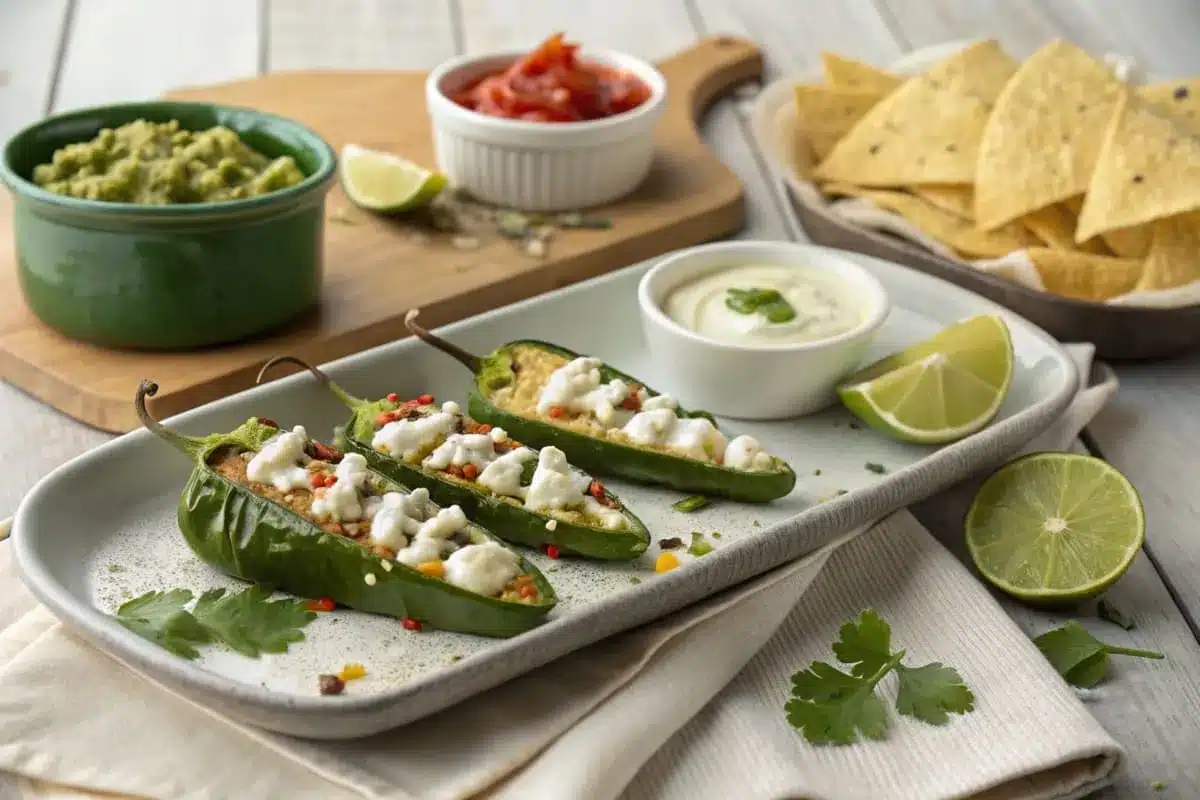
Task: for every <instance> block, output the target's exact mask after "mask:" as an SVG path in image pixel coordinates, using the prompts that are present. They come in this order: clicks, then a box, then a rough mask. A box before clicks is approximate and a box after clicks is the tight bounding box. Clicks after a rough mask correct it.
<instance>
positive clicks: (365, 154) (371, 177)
mask: <svg viewBox="0 0 1200 800" xmlns="http://www.w3.org/2000/svg"><path fill="white" fill-rule="evenodd" d="M341 172H342V188H343V189H345V191H346V196H347V197H349V198H350V200H351V201H352V202H353V203H354V204H355V205H356V206H359V207H361V208H365V209H367V210H368V211H378V212H382V213H388V214H391V213H397V212H400V211H411V210H412V209H415V208H420V207H421V206H423V205H426V204H427V203H429V201H431V200H433V198H434V197H436V196H437V195H438V193H439V192H441V191H442V189H444V188H445V187H446V176H445V175H443V174H441V173H440V172H433V171H432V170H428V169H425V168H424V167H422V166H419V165H417V164H414V163H412V162H411V161H408V160H407V159H403V158H401V157H400V156H397V155H393V154H392V153H385V152H383V151H381V150H371V149H369V148H366V147H360V146H359V145H356V144H348V145H346V146H345V147H344V148H342V158H341Z"/></svg>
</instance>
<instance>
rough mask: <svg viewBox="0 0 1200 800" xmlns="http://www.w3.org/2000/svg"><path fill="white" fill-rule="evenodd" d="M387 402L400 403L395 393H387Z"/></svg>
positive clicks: (398, 396)
mask: <svg viewBox="0 0 1200 800" xmlns="http://www.w3.org/2000/svg"><path fill="white" fill-rule="evenodd" d="M387 400H388V402H389V403H398V402H400V395H398V394H396V393H395V392H388V393H387Z"/></svg>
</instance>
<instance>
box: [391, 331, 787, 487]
mask: <svg viewBox="0 0 1200 800" xmlns="http://www.w3.org/2000/svg"><path fill="white" fill-rule="evenodd" d="M416 315H417V312H416V310H415V309H414V310H413V311H410V312H409V313H408V315H407V316H406V317H405V320H404V322H405V325H407V326H408V329H409V330H410V331H411V332H412V333H413V334H414V335H415V336H417V337H419V338H421V339H422V340H424V341H425V342H427V343H429V344H431V345H433V346H434V347H436V348H438V349H439V350H442V351H443V352H445V353H447V354H449V355H451V356H453V357H454V358H456V359H457V360H458V361H460V362H461V363H462V364H463V365H465V366H466V367H467V368H468V369H470V370H471V372H472V373H474V375H475V386H474V389H473V390H472V391H471V393H470V395H469V396H468V399H467V411H468V413H469V414H470V415H471V416H472V417H474V418H475V419H477V420H479V421H481V422H486V423H489V424H491V425H496V426H500V427H503V428H504V430H506V431H508V433H509V434H510V435H512V436H514V437H516V438H518V439H520V440H521V441H523V442H528V443H530V444H532V445H536V446H539V447H549V446H553V447H557V448H559V449H560V450H562V451H563V452H564V453H566V455H567V458H569V459H571V461H572V463H574V464H576V465H577V466H579V467H580V468H582V469H586V470H590V471H592V472H595V473H597V474H604V475H616V476H620V477H623V478H627V479H629V480H633V481H639V482H641V483H651V484H658V485H662V486H669V487H672V488H674V489H679V490H682V491H689V492H699V493H703V494H706V495H712V496H720V497H727V498H730V499H733V500H743V501H747V502H767V501H770V500H774V499H776V498H779V497H783V496H784V495H786V494H788V493H789V492H790V491H791V490H792V488H793V487H794V486H795V485H796V474H795V472H793V470H792V468H791V467H790V466H788V464H787V463H786V462H784V461H783V459H780V458H777V457H775V456H772V455H770V454H768V453H767V452H766V451H765V450H764V449H763V447H762V445H761V444H760V443H759V442H758V440H756V439H754V438H753V437H751V436H736V437H734V438H732V439H730V438H728V437H727V436H726V435H725V434H724V433H722V432H721V431H720V430H719V429H718V428H717V425H716V422H715V420H714V419H713V417H712V415H711V414H709V413H708V412H705V411H686V410H684V409H682V408H680V407H679V404H678V403H676V402H675V400H674V398H672V397H671V396H670V395H666V394H660V393H658V392H656V391H654V390H653V389H651V388H649V387H648V386H646V384H645V383H644V382H642V381H639V380H637V379H636V378H633V377H630V376H629V375H626V374H624V373H622V372H618V371H617V370H615V369H613V368H612V367H611V366H609V365H607V364H605V363H603V362H601V361H600V360H599V359H595V358H589V357H586V356H581V355H580V354H578V353H574V352H572V351H570V350H567V349H566V348H563V347H559V346H557V345H553V344H548V343H546V342H540V341H535V340H520V341H515V342H509V343H508V344H506V345H503V346H502V347H500V348H498V349H497V350H495V351H493V352H492V353H490V354H488V355H486V356H483V357H480V356H476V355H472V354H470V353H468V352H466V351H464V350H463V349H462V348H460V347H458V346H457V345H454V344H451V343H450V342H447V341H445V340H444V339H441V338H439V337H437V336H434V335H433V334H431V333H429V332H428V331H426V330H425V329H424V328H422V327H421V326H419V325H417V324H416V322H415V317H416Z"/></svg>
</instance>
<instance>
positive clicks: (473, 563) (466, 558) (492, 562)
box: [446, 542, 521, 596]
mask: <svg viewBox="0 0 1200 800" xmlns="http://www.w3.org/2000/svg"><path fill="white" fill-rule="evenodd" d="M520 573H521V565H520V560H519V559H518V558H517V554H516V553H514V552H513V551H511V550H509V549H508V548H507V547H504V546H503V545H500V544H497V543H496V542H484V543H483V544H469V545H467V546H466V547H464V548H462V549H460V550H456V551H454V552H453V553H451V554H450V557H449V558H447V559H446V581H447V582H448V583H452V584H454V585H455V586H461V587H462V588H464V589H467V590H469V591H472V592H477V593H479V594H482V595H488V596H492V595H497V594H499V593H500V592H501V591H502V590H503V589H504V586H505V584H507V583H508V582H509V581H511V580H512V579H513V578H515V577H517V575H519V574H520Z"/></svg>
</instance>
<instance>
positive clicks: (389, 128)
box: [0, 36, 762, 432]
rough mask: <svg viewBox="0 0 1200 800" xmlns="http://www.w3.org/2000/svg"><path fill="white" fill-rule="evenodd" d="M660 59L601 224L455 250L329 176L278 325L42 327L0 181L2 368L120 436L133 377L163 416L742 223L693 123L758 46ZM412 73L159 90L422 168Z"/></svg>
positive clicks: (732, 189)
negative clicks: (155, 329) (655, 101)
mask: <svg viewBox="0 0 1200 800" xmlns="http://www.w3.org/2000/svg"><path fill="white" fill-rule="evenodd" d="M659 67H660V68H661V70H662V72H663V74H664V75H665V76H666V78H667V85H668V92H669V99H668V107H667V110H666V112H665V113H664V114H663V116H662V118H661V120H660V123H659V127H658V131H657V136H658V152H657V155H656V162H655V165H654V167H653V169H652V172H651V175H650V177H649V178H648V179H647V181H646V182H645V183H644V184H643V185H642V186H641V187H640V188H639V189H638V190H637V191H636V192H635V193H634V194H633V195H632V196H630V197H627V198H625V199H623V200H621V201H619V202H617V203H615V204H613V205H611V206H609V207H606V208H601V209H595V210H594V212H592V213H594V214H595V215H597V216H601V217H604V218H606V219H608V220H610V221H611V222H612V227H611V228H610V229H607V230H570V231H563V232H561V233H560V234H558V235H556V236H555V237H554V239H553V240H552V241H551V243H550V250H549V253H548V255H547V256H546V257H545V258H542V259H535V258H532V257H531V256H530V255H528V254H526V253H524V252H521V251H520V250H519V249H518V248H517V247H514V245H513V243H512V242H510V241H507V240H504V239H501V238H499V237H494V238H493V239H492V240H488V241H486V242H483V243H482V246H480V247H479V248H478V249H474V250H464V249H461V244H462V243H461V242H460V243H459V245H460V246H459V247H456V246H455V245H454V243H453V242H452V241H451V239H452V238H453V237H451V236H449V235H439V236H434V237H431V238H429V239H427V240H425V241H414V240H413V237H412V235H411V233H410V232H406V231H404V230H401V229H398V228H397V226H395V225H394V224H392V223H389V222H387V221H385V220H382V219H379V218H375V217H372V216H371V215H369V214H366V213H365V212H362V211H360V210H358V209H356V208H355V207H354V206H352V205H351V204H350V203H349V202H348V201H347V200H346V198H345V196H344V195H343V194H342V191H341V189H340V188H334V189H333V190H332V191H331V192H330V195H329V200H328V203H327V209H326V214H327V216H329V217H330V219H329V220H328V221H327V222H328V224H327V226H326V241H325V248H326V250H325V282H324V286H323V288H322V299H321V303H320V307H319V308H318V309H317V310H315V311H314V312H313V313H311V314H309V315H307V316H306V317H305V318H303V319H302V320H300V321H298V322H297V323H295V324H293V325H291V326H290V327H288V328H287V329H285V330H282V331H280V332H278V333H275V334H273V335H270V336H266V337H260V338H256V339H252V340H248V341H245V342H241V343H238V344H235V345H228V346H224V347H219V348H212V349H207V350H199V351H190V352H175V353H146V352H131V351H117V350H108V349H104V348H99V347H95V346H92V345H88V344H83V343H80V342H76V341H72V340H69V339H66V338H64V337H63V336H61V335H59V334H57V333H55V332H54V331H53V330H50V329H49V328H47V327H46V326H44V325H42V324H41V323H40V322H39V321H38V320H37V319H36V318H34V316H33V314H32V313H31V312H30V311H29V310H28V308H27V307H26V306H25V303H24V301H23V299H22V296H21V293H20V289H19V286H18V282H17V276H16V269H15V266H14V264H15V258H16V256H15V252H14V247H13V232H12V225H11V216H12V207H11V198H10V197H9V195H8V193H7V192H0V219H3V220H4V222H3V223H2V224H0V377H3V378H4V379H5V380H7V381H9V382H10V383H12V384H14V385H16V386H18V387H19V388H21V389H23V390H25V391H26V392H29V393H30V394H32V395H33V396H35V397H37V398H39V399H41V400H42V401H44V402H46V403H49V404H50V405H52V406H54V407H55V408H57V409H59V410H61V411H63V412H65V413H66V414H69V415H70V416H72V417H75V418H76V419H79V420H81V421H83V422H85V423H88V424H90V425H94V426H96V427H99V428H102V429H104V430H108V431H114V432H125V431H128V430H132V429H133V428H135V427H136V426H137V424H138V423H137V419H136V417H135V415H134V413H133V402H132V399H133V395H134V391H135V389H136V388H137V385H138V382H139V381H140V380H141V379H142V378H146V377H153V378H154V379H155V380H156V381H157V382H158V383H159V385H160V387H161V388H160V392H159V395H158V396H157V397H156V398H155V401H154V402H155V407H156V409H157V413H159V414H160V415H164V416H165V415H171V414H176V413H179V412H182V411H186V410H188V409H190V408H194V407H195V406H198V405H202V404H203V403H207V402H210V401H212V400H216V399H218V398H220V397H223V396H225V395H228V394H231V393H234V392H237V391H241V390H242V389H245V388H248V387H249V386H251V385H252V384H253V382H254V378H255V375H256V374H257V372H258V369H259V367H260V366H261V365H262V363H263V362H264V361H266V360H267V359H268V358H270V357H271V356H273V355H277V354H280V353H292V354H295V355H297V356H301V357H303V358H306V359H308V360H310V361H314V362H317V363H321V362H325V361H329V360H332V359H335V358H340V357H342V356H345V355H349V354H351V353H355V352H358V351H361V350H365V349H367V348H370V347H374V346H376V345H380V344H383V343H386V342H389V341H392V340H394V339H398V338H403V337H404V336H406V335H407V331H406V330H405V329H404V326H403V316H404V313H405V311H406V310H408V309H409V308H412V307H418V306H419V307H420V308H421V310H422V313H421V316H422V322H423V323H424V324H425V325H428V326H434V325H442V324H445V323H447V322H452V321H454V320H458V319H461V318H464V317H468V316H471V315H474V314H478V313H481V312H483V311H487V310H489V309H492V308H497V307H499V306H504V305H508V304H510V303H513V302H516V301H518V300H522V299H524V298H527V297H531V296H533V295H536V294H540V293H542V292H546V291H549V290H551V289H556V288H559V287H562V286H566V285H569V284H572V283H576V282H578V281H580V280H584V279H586V278H591V277H594V276H596V275H600V274H603V273H605V272H610V271H613V270H615V269H618V268H621V267H624V266H627V265H629V264H632V263H635V262H637V261H641V260H644V259H646V258H650V257H652V256H655V255H658V254H661V253H664V252H666V251H669V250H673V249H676V248H679V247H686V246H689V245H693V244H698V243H700V242H704V241H709V240H712V239H716V238H719V237H721V236H725V235H727V234H729V233H732V232H734V231H736V230H738V229H739V228H740V227H741V226H742V224H743V221H744V212H743V205H742V186H741V183H740V182H739V181H738V179H737V177H736V176H735V175H734V174H733V173H732V172H730V170H729V169H727V168H726V167H725V166H724V165H723V164H722V163H721V162H720V161H719V160H718V159H717V158H716V156H714V155H713V154H712V153H711V152H710V151H709V150H708V149H707V147H706V146H705V145H704V143H703V141H702V140H701V138H700V135H699V132H698V130H697V127H696V120H697V118H698V116H699V115H701V114H703V112H704V110H705V108H706V107H707V106H708V105H709V103H710V102H711V101H712V100H713V99H715V98H716V97H717V96H718V95H719V94H720V93H722V92H723V91H725V90H727V89H729V88H730V87H732V86H734V85H736V84H738V83H741V82H743V81H747V80H751V79H755V78H759V77H760V76H761V74H762V56H761V54H760V52H759V50H758V48H757V47H755V46H754V45H753V44H751V43H750V42H747V41H744V40H741V39H736V38H733V37H727V36H718V37H711V38H708V39H704V40H702V41H700V42H698V43H697V44H696V45H695V46H693V47H692V48H690V49H688V50H685V51H683V52H681V53H679V54H677V55H675V56H673V57H671V58H669V59H667V60H666V61H664V62H662V63H661V64H659ZM424 80H425V74H424V73H420V72H345V71H337V72H335V71H313V72H290V73H272V74H269V75H264V76H261V77H258V78H252V79H249V80H245V81H238V82H235V83H226V84H221V85H217V86H204V87H191V88H187V89H183V90H180V91H176V92H173V93H171V95H170V96H171V97H176V98H182V99H189V100H204V101H213V102H220V103H229V104H233V105H243V106H252V107H255V108H260V109H263V110H266V111H272V112H274V113H276V114H281V115H283V116H287V117H292V118H295V119H298V120H300V121H301V122H304V123H306V124H308V125H310V126H312V127H313V128H314V129H315V130H316V131H317V132H319V133H320V134H321V135H322V136H324V137H325V139H326V140H328V141H329V143H330V144H331V145H333V147H334V148H335V149H337V150H340V149H341V147H342V146H343V145H344V144H347V143H350V142H353V143H356V144H360V145H364V146H367V147H374V148H379V149H383V150H390V151H392V152H395V153H398V154H401V155H403V156H405V157H407V158H409V159H411V160H413V161H416V162H417V163H421V164H427V165H433V164H434V163H435V160H434V155H433V144H432V141H431V138H430V131H429V123H428V119H427V117H426V114H425V101H424ZM346 219H351V220H353V222H354V224H347V223H346V221H345V220H346ZM264 257H268V258H269V257H270V256H269V254H264Z"/></svg>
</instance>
